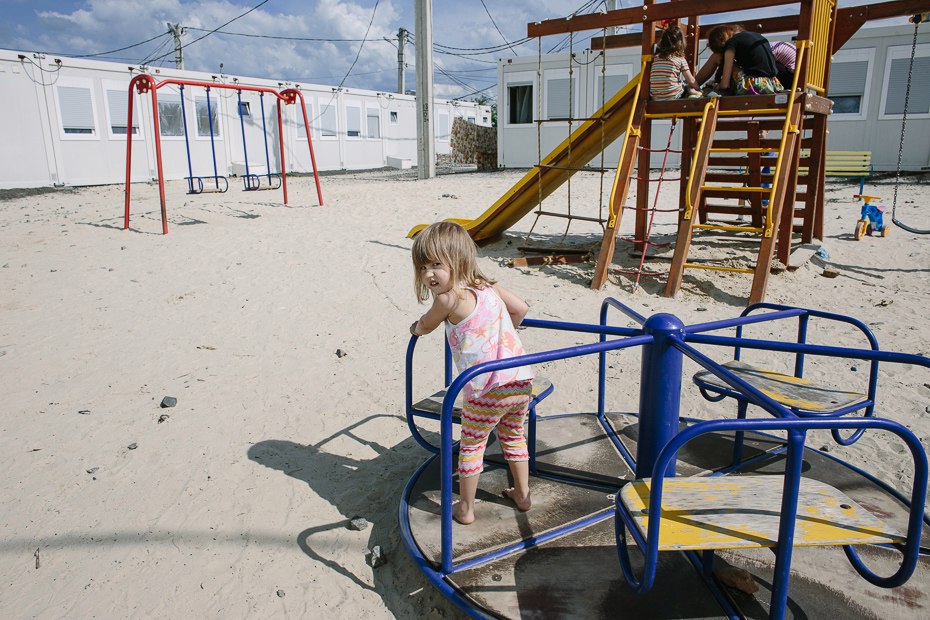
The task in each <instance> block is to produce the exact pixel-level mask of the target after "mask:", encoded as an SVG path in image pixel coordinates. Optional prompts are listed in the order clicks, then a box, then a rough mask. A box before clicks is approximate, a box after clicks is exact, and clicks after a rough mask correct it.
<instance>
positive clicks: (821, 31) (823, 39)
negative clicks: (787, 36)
mask: <svg viewBox="0 0 930 620" xmlns="http://www.w3.org/2000/svg"><path fill="white" fill-rule="evenodd" d="M835 7H836V0H814V4H813V7H812V8H811V18H812V19H811V22H812V23H811V39H813V40H814V41H816V44H815V45H813V46H812V48H811V51H810V60H809V61H808V66H807V86H812V87H814V88H815V89H817V90H819V92H821V93H823V92H824V88H825V86H826V85H825V84H824V77H825V76H826V73H827V64H828V63H829V62H830V59H829V58H827V52H828V51H829V50H828V49H827V48H828V45H827V44H828V42H829V41H830V22H831V21H832V20H833V14H834V8H835ZM801 43H808V44H810V41H804V42H802V41H798V48H799V50H798V51H800V47H801ZM796 66H797V67H800V66H801V60H800V58H799V59H798V62H797V65H796Z"/></svg>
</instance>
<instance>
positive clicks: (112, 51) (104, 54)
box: [56, 30, 170, 58]
mask: <svg viewBox="0 0 930 620" xmlns="http://www.w3.org/2000/svg"><path fill="white" fill-rule="evenodd" d="M168 34H170V33H169V32H168V31H167V30H166V31H165V32H163V33H161V34H157V35H155V36H154V37H152V38H151V39H146V40H145V41H139V42H138V43H133V44H132V45H127V46H126V47H120V48H118V49H115V50H110V51H108V52H96V53H94V54H80V55H73V54H56V55H60V56H70V57H71V58H94V57H96V56H106V55H107V54H115V53H116V52H122V51H123V50H128V49H132V48H134V47H139V46H140V45H145V44H146V43H151V42H152V41H154V40H155V39H157V38H159V37H163V36H165V35H168Z"/></svg>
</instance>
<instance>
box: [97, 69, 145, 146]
mask: <svg viewBox="0 0 930 620" xmlns="http://www.w3.org/2000/svg"><path fill="white" fill-rule="evenodd" d="M101 86H103V100H104V104H105V105H104V106H103V109H104V112H105V116H106V119H107V136H108V137H109V138H110V140H125V139H126V136H128V135H132V139H133V140H134V141H140V140H144V138H143V135H142V127H143V121H144V118H143V116H142V95H140V94H139V93H137V92H136V90H135V89H133V92H132V96H133V97H135V101H133V104H132V113H133V116H135V119H136V124H137V127H138V129H139V131H138V132H136V133H134V134H130V133H129V128H128V127H127V128H126V130H127V131H126V133H125V134H121V133H113V124H114V123H113V121H114V120H115V121H119V123H120V124H121V123H122V121H124V120H125V119H122V118H118V119H114V118H111V114H110V91H115V92H118V93H122V94H125V95H128V94H129V83H128V82H116V81H109V80H102V81H101ZM127 105H128V102H127Z"/></svg>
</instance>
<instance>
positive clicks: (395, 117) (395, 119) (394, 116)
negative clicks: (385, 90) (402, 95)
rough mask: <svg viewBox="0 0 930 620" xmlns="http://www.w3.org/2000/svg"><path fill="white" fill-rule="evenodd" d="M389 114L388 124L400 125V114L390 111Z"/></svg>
mask: <svg viewBox="0 0 930 620" xmlns="http://www.w3.org/2000/svg"><path fill="white" fill-rule="evenodd" d="M388 112H389V114H388V118H389V119H390V120H389V121H388V122H390V124H391V125H397V124H398V123H400V113H399V112H398V111H397V110H388Z"/></svg>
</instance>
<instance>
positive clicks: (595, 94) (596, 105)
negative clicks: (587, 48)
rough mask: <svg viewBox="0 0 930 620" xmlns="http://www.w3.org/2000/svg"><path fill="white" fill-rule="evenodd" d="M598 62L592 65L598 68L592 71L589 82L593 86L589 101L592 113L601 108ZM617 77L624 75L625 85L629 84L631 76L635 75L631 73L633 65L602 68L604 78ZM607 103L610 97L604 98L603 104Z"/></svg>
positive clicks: (626, 64)
mask: <svg viewBox="0 0 930 620" xmlns="http://www.w3.org/2000/svg"><path fill="white" fill-rule="evenodd" d="M600 62H601V61H600V60H598V61H597V62H596V63H594V64H596V65H598V66H597V68H595V69H594V72H593V74H592V76H593V77H592V78H591V82H593V85H592V88H591V101H592V102H593V103H592V105H591V110H592V111H594V110H599V109H600V107H601V67H600V64H599V63H600ZM618 75H625V76H626V83H627V84H629V83H630V80H632V79H633V76H634V75H635V73H634V72H633V65H632V64H630V63H624V64H618V65H607V66H606V67H604V77H605V78H606V77H614V76H618ZM621 88H622V87H621ZM611 96H613V95H611ZM608 101H610V97H605V98H604V103H607V102H608Z"/></svg>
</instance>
